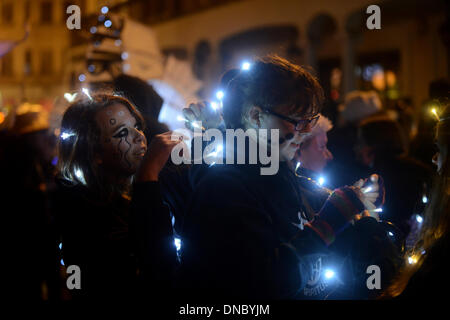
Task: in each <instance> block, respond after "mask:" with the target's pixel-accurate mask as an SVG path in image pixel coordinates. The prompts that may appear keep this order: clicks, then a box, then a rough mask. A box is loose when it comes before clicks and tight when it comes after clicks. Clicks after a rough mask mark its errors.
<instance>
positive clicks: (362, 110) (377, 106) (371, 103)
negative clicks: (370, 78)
mask: <svg viewBox="0 0 450 320" xmlns="http://www.w3.org/2000/svg"><path fill="white" fill-rule="evenodd" d="M339 110H340V116H341V120H343V121H344V122H346V123H349V122H350V123H352V122H353V123H355V122H359V121H361V120H362V119H364V118H367V117H368V116H371V115H373V114H374V113H377V112H378V111H380V110H381V100H380V98H379V97H378V94H377V93H376V92H375V91H352V92H349V93H348V94H347V95H346V96H345V103H344V104H343V105H340V106H339Z"/></svg>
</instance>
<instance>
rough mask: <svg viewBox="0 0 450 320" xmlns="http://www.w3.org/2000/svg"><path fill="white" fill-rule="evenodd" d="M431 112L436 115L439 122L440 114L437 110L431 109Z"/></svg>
mask: <svg viewBox="0 0 450 320" xmlns="http://www.w3.org/2000/svg"><path fill="white" fill-rule="evenodd" d="M430 111H431V113H432V114H433V115H434V117H435V118H436V119H437V121H439V114H438V112H437V110H436V108H431V110H430Z"/></svg>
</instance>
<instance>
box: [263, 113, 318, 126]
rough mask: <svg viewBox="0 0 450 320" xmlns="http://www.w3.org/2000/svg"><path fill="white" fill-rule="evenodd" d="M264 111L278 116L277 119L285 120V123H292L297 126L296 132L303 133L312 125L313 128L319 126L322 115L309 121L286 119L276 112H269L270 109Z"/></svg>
mask: <svg viewBox="0 0 450 320" xmlns="http://www.w3.org/2000/svg"><path fill="white" fill-rule="evenodd" d="M263 110H264V111H265V112H267V113H269V114H271V115H273V116H276V117H278V118H280V119H283V120H285V121H287V122H289V123H292V124H293V125H294V126H295V130H296V131H303V130H305V128H306V127H307V126H308V125H310V126H311V128H312V127H314V126H315V125H316V124H317V121H319V118H320V115H316V116H314V117H312V118H308V119H301V120H294V119H292V118H289V117H286V116H284V115H282V114H279V113H277V112H274V111H272V110H269V109H263Z"/></svg>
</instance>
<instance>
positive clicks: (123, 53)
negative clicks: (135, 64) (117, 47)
mask: <svg viewBox="0 0 450 320" xmlns="http://www.w3.org/2000/svg"><path fill="white" fill-rule="evenodd" d="M120 57H121V58H122V60H127V59H128V52H122V54H121V55H120Z"/></svg>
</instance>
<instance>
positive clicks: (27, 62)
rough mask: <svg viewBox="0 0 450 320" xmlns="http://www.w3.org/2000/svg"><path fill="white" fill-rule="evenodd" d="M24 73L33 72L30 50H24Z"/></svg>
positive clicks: (29, 73)
mask: <svg viewBox="0 0 450 320" xmlns="http://www.w3.org/2000/svg"><path fill="white" fill-rule="evenodd" d="M24 73H25V74H26V75H31V74H33V62H32V57H31V50H27V51H25V64H24Z"/></svg>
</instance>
